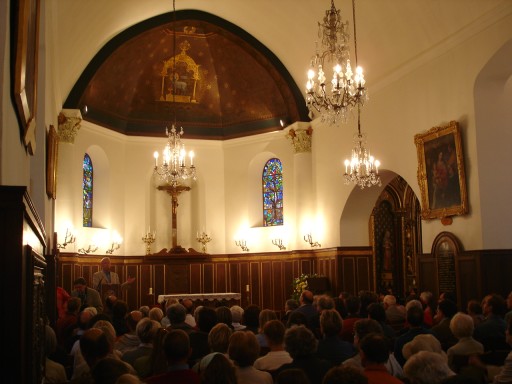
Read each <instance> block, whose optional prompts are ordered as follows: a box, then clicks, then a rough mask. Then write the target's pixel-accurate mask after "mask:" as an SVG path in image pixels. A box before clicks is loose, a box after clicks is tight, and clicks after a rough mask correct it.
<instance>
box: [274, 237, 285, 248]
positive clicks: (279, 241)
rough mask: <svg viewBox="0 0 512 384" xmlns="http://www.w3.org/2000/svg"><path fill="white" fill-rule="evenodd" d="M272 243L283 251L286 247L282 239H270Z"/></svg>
mask: <svg viewBox="0 0 512 384" xmlns="http://www.w3.org/2000/svg"><path fill="white" fill-rule="evenodd" d="M272 244H274V245H275V246H276V247H277V248H279V250H280V251H283V250H285V249H286V247H285V246H284V245H283V239H274V240H272Z"/></svg>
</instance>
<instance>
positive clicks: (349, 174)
mask: <svg viewBox="0 0 512 384" xmlns="http://www.w3.org/2000/svg"><path fill="white" fill-rule="evenodd" d="M354 143H355V146H354V148H353V149H352V156H351V159H350V160H348V159H347V160H345V173H344V174H343V177H344V179H345V184H350V183H354V184H356V185H358V186H359V187H361V189H363V188H364V187H371V186H372V185H379V186H380V185H381V181H380V176H379V166H380V161H379V160H377V159H375V158H374V157H373V156H371V155H370V150H369V149H367V148H366V146H365V145H366V135H365V134H362V133H361V110H360V108H359V107H358V108H357V133H356V134H355V135H354Z"/></svg>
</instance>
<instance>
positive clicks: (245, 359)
mask: <svg viewBox="0 0 512 384" xmlns="http://www.w3.org/2000/svg"><path fill="white" fill-rule="evenodd" d="M228 353H229V358H230V359H231V360H233V362H234V363H235V364H236V365H237V366H239V367H249V366H251V365H253V364H254V362H255V361H256V359H257V358H258V357H259V354H260V345H259V343H258V340H257V339H256V335H255V334H254V333H252V332H248V331H247V332H246V331H236V332H233V334H232V335H231V338H230V339H229V347H228Z"/></svg>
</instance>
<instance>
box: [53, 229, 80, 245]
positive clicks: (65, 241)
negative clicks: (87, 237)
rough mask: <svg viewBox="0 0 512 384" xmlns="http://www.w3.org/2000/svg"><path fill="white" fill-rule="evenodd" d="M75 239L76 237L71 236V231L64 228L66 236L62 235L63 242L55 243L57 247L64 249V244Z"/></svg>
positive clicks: (70, 242)
mask: <svg viewBox="0 0 512 384" xmlns="http://www.w3.org/2000/svg"><path fill="white" fill-rule="evenodd" d="M75 241H76V237H75V236H73V233H72V232H71V231H70V230H69V228H66V236H64V242H63V243H62V244H57V248H58V249H65V248H66V245H68V244H73V243H74V242H75Z"/></svg>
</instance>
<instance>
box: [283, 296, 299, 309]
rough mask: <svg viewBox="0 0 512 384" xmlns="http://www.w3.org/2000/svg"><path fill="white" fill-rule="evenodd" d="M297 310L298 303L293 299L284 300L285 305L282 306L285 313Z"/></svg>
mask: <svg viewBox="0 0 512 384" xmlns="http://www.w3.org/2000/svg"><path fill="white" fill-rule="evenodd" d="M297 308H299V302H298V301H297V300H295V299H288V300H286V303H285V305H284V310H285V311H287V312H288V311H293V310H295V309H297Z"/></svg>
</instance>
